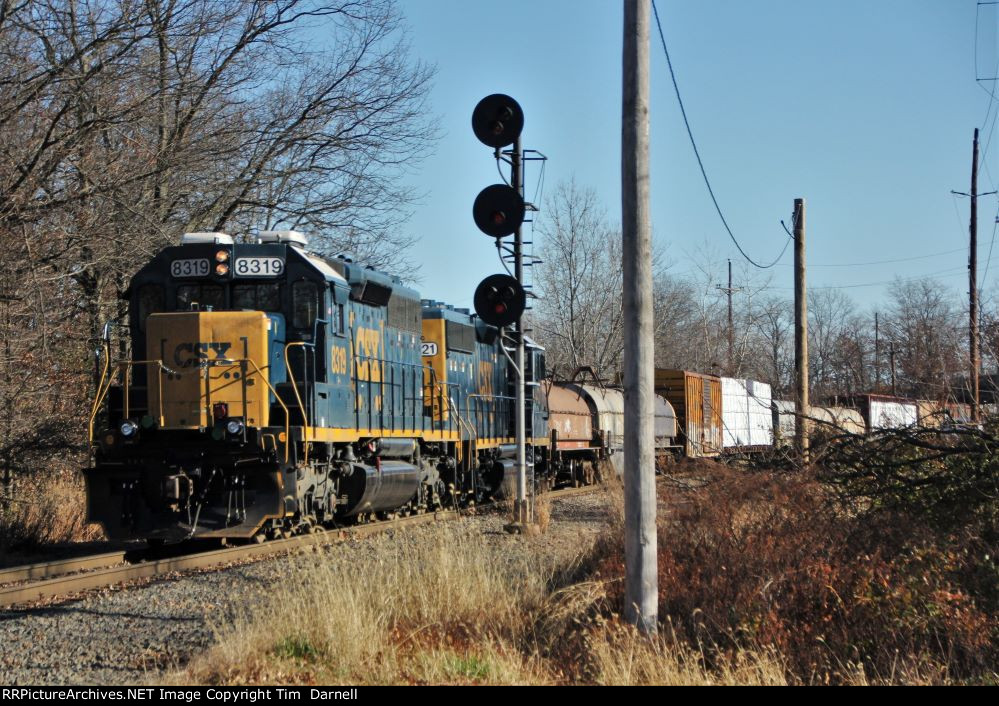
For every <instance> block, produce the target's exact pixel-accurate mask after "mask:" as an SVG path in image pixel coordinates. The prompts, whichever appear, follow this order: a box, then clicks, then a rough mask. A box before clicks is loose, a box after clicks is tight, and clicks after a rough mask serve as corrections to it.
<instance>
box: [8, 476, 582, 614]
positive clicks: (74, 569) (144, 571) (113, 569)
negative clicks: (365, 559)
mask: <svg viewBox="0 0 999 706" xmlns="http://www.w3.org/2000/svg"><path fill="white" fill-rule="evenodd" d="M599 487H600V486H586V487H582V488H564V489H561V490H554V491H550V492H548V493H546V495H547V497H549V498H550V499H552V500H556V499H558V498H563V497H569V496H573V495H583V494H586V493H592V492H594V491H595V490H597V489H598V488H599ZM458 516H459V513H457V512H455V511H453V510H444V511H437V512H432V513H426V514H422V515H412V516H410V517H401V518H398V519H395V520H386V521H383V522H375V523H371V524H366V525H355V526H352V527H343V528H340V529H337V530H332V531H328V532H317V533H316V534H305V535H299V536H296V537H290V538H288V539H279V540H274V541H270V542H265V543H263V544H247V545H242V546H237V547H227V548H224V549H216V550H214V551H207V552H199V553H196V554H185V555H181V556H175V557H166V558H147V557H146V556H145V555H143V554H142V553H141V552H138V553H137V552H134V551H133V552H126V551H120V552H108V553H105V554H95V555H93V556H88V557H82V558H76V559H65V560H59V561H51V562H45V563H41V564H30V565H26V566H17V567H13V568H10V569H3V570H0V607H11V606H16V605H20V604H24V603H33V602H36V601H42V600H46V599H51V598H56V597H59V596H71V595H75V594H77V593H81V592H83V591H90V590H94V589H98V588H106V587H108V586H114V585H117V584H122V583H127V582H131V581H137V580H142V579H151V578H156V577H161V576H167V575H170V574H175V573H177V572H181V571H196V570H199V569H208V568H211V567H214V566H223V565H226V564H231V563H234V562H238V561H245V560H247V559H261V558H265V557H268V556H276V555H280V554H285V553H288V552H292V551H296V550H299V549H303V548H306V547H312V546H321V545H324V544H331V543H335V542H342V541H345V540H348V539H351V538H361V537H368V536H372V535H375V534H380V533H382V532H388V531H390V530H396V529H405V528H407V527H413V526H417V525H424V524H430V523H433V522H444V521H447V520H452V519H455V518H457V517H458ZM130 555H131V556H130ZM132 561H134V562H135V563H132ZM4 584H10V585H4Z"/></svg>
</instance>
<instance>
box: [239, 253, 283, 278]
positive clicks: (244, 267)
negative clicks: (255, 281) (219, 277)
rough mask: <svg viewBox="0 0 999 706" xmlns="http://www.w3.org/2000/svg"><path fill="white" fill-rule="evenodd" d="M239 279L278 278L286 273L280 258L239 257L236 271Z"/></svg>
mask: <svg viewBox="0 0 999 706" xmlns="http://www.w3.org/2000/svg"><path fill="white" fill-rule="evenodd" d="M234 272H235V273H236V276H237V277H277V276H278V275H280V274H283V273H284V260H282V259H281V258H280V257H239V258H236V268H235V270H234Z"/></svg>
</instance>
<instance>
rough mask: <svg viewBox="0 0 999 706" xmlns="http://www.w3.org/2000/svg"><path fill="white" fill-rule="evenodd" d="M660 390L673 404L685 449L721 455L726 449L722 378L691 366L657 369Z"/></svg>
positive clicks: (686, 452)
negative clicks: (723, 437) (687, 367)
mask: <svg viewBox="0 0 999 706" xmlns="http://www.w3.org/2000/svg"><path fill="white" fill-rule="evenodd" d="M655 388H656V392H658V393H659V394H660V395H662V396H663V397H665V398H666V400H667V401H668V402H669V403H670V404H671V405H673V410H674V412H676V426H677V431H678V432H679V440H680V441H681V442H682V443H683V446H684V453H685V454H686V455H687V456H689V457H695V456H717V455H718V454H720V453H721V449H722V408H721V406H722V394H721V379H720V378H717V377H715V376H714V375H702V374H700V373H692V372H690V371H687V370H663V369H658V368H657V369H656V377H655Z"/></svg>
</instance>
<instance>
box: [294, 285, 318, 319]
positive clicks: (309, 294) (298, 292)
mask: <svg viewBox="0 0 999 706" xmlns="http://www.w3.org/2000/svg"><path fill="white" fill-rule="evenodd" d="M291 300H292V311H291V325H292V327H294V328H297V329H311V328H312V326H313V322H314V321H315V320H316V319H317V318H319V287H317V286H316V283H315V282H311V281H309V280H299V281H298V282H295V283H294V284H293V285H292V286H291Z"/></svg>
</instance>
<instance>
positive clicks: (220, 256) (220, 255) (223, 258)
mask: <svg viewBox="0 0 999 706" xmlns="http://www.w3.org/2000/svg"><path fill="white" fill-rule="evenodd" d="M228 261H229V253H227V252H226V251H225V250H219V251H218V252H217V253H215V262H228Z"/></svg>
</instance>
